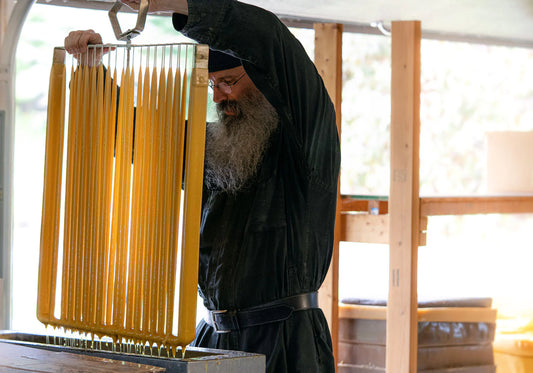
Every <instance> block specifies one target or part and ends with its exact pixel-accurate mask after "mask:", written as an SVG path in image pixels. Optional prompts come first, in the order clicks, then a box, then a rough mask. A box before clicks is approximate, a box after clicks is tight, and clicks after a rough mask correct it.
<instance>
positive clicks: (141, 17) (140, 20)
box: [108, 0, 149, 41]
mask: <svg viewBox="0 0 533 373" xmlns="http://www.w3.org/2000/svg"><path fill="white" fill-rule="evenodd" d="M122 5H123V4H122V3H121V2H120V0H118V1H117V2H116V3H115V4H114V5H113V7H112V8H111V9H110V10H109V13H108V14H109V20H110V21H111V26H112V27H113V32H114V33H115V37H116V38H117V40H122V41H130V40H131V39H133V38H134V37H136V36H137V35H140V33H141V31H142V30H143V29H144V24H145V23H146V15H147V14H148V5H149V2H148V0H141V4H140V5H139V12H138V15H137V24H136V25H135V27H134V28H132V29H129V30H128V31H126V32H122V29H121V28H120V25H119V23H118V18H117V13H118V11H119V10H120V8H122Z"/></svg>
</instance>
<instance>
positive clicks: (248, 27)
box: [173, 0, 340, 373]
mask: <svg viewBox="0 0 533 373" xmlns="http://www.w3.org/2000/svg"><path fill="white" fill-rule="evenodd" d="M173 23H174V27H175V28H176V29H177V30H179V31H181V32H182V33H183V34H185V35H186V36H188V37H190V38H192V39H194V40H196V41H198V42H200V43H205V44H208V45H209V46H210V47H211V48H213V49H216V50H220V51H223V52H226V53H228V54H232V55H234V56H235V57H238V58H240V59H241V60H242V63H243V67H244V69H245V70H246V72H247V74H248V75H249V77H250V78H251V80H252V81H253V83H254V84H255V86H256V87H257V88H258V89H259V90H260V91H261V92H262V93H263V94H264V95H265V97H266V98H267V99H268V101H269V102H270V103H271V104H272V105H273V106H274V108H275V109H276V111H277V113H278V115H279V126H278V129H277V130H276V132H275V133H274V134H273V137H272V139H271V144H270V147H269V148H268V150H267V152H266V154H265V157H264V160H263V162H262V164H261V166H260V169H259V172H258V175H257V177H256V179H254V180H253V182H252V183H251V184H250V185H248V186H247V187H246V188H243V189H242V190H240V191H239V192H237V193H235V194H230V193H226V192H222V191H216V190H204V196H203V200H204V203H203V213H202V222H201V238H200V268H199V269H200V271H199V278H198V280H199V287H200V295H201V296H202V297H203V299H204V304H205V306H206V307H207V308H208V309H210V310H217V309H226V310H239V309H243V308H248V307H251V306H256V305H260V304H263V303H266V302H270V301H273V300H276V299H279V298H283V297H288V296H291V295H296V294H301V293H306V292H311V291H316V290H317V289H318V288H319V287H320V285H321V283H322V281H323V280H324V277H325V275H326V272H327V270H328V267H329V263H330V259H331V255H332V248H333V230H334V229H333V228H334V221H335V206H336V193H337V180H338V174H339V166H340V149H339V140H338V135H337V128H336V124H335V111H334V108H333V104H332V102H331V100H330V98H329V96H328V93H327V91H326V89H325V88H324V85H323V82H322V79H321V78H320V76H319V74H318V72H317V71H316V68H315V66H314V64H313V63H312V62H311V61H310V60H309V58H308V56H307V54H306V52H305V50H304V49H303V47H302V46H301V45H300V43H299V42H298V41H297V39H296V38H295V37H294V36H293V35H292V34H291V33H290V31H289V30H288V29H287V28H286V27H285V26H284V25H283V24H282V23H281V22H280V21H279V20H278V18H277V17H275V16H274V15H273V14H271V13H269V12H267V11H265V10H263V9H260V8H257V7H254V6H251V5H247V4H243V3H239V2H236V1H233V0H189V16H188V17H185V16H180V15H177V14H174V16H173ZM204 189H205V188H204ZM193 344H194V345H196V346H201V347H210V348H221V349H229V350H240V351H249V352H257V353H262V354H265V355H266V357H267V371H268V372H276V373H282V372H305V373H311V372H330V371H331V372H333V371H334V362H333V356H332V346H331V338H330V333H329V330H328V326H327V323H326V320H325V318H324V315H323V313H322V311H321V310H320V309H312V310H304V311H298V312H295V313H293V315H292V316H291V317H290V318H289V319H288V320H286V321H282V322H276V323H270V324H264V325H260V326H255V327H250V328H245V329H241V330H239V331H234V332H231V333H224V334H222V333H216V332H215V331H214V329H213V328H212V327H211V326H209V325H207V324H206V323H205V322H201V323H200V324H199V325H198V328H197V336H196V339H195V341H194V342H193Z"/></svg>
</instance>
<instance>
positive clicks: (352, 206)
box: [341, 196, 389, 214]
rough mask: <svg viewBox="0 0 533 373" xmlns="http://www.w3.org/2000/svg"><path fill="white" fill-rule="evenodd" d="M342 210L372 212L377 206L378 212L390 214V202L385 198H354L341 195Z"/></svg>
mask: <svg viewBox="0 0 533 373" xmlns="http://www.w3.org/2000/svg"><path fill="white" fill-rule="evenodd" d="M341 201H342V205H341V211H342V212H353V211H366V212H371V211H372V209H373V208H377V213H378V214H388V212H389V203H388V201H384V200H376V199H364V198H353V197H349V196H342V197H341Z"/></svg>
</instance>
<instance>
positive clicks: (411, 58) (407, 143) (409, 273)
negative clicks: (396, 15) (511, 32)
mask: <svg viewBox="0 0 533 373" xmlns="http://www.w3.org/2000/svg"><path fill="white" fill-rule="evenodd" d="M420 40H421V27H420V22H418V21H401V22H392V55H391V56H392V57H391V58H392V75H391V178H390V180H391V186H390V198H389V215H390V265H389V271H390V273H389V276H390V278H389V300H388V307H387V353H386V371H387V373H416V371H417V348H418V340H417V292H416V291H417V261H418V244H419V235H418V232H419V223H420V218H419V214H420V209H419V195H418V193H419V148H420V144H419V142H420Z"/></svg>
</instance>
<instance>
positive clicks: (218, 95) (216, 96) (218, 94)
mask: <svg viewBox="0 0 533 373" xmlns="http://www.w3.org/2000/svg"><path fill="white" fill-rule="evenodd" d="M227 98H228V95H227V94H225V93H224V92H222V91H220V89H218V88H213V102H214V103H215V104H218V103H220V102H222V101H224V100H226V99H227Z"/></svg>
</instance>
